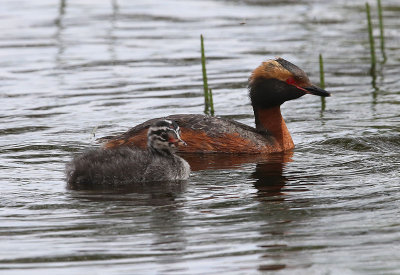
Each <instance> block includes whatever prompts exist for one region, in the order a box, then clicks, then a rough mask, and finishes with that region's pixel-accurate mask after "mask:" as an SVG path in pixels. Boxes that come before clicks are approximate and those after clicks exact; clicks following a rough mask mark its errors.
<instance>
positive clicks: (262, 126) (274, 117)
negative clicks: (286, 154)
mask: <svg viewBox="0 0 400 275" xmlns="http://www.w3.org/2000/svg"><path fill="white" fill-rule="evenodd" d="M253 109H254V116H255V120H256V121H255V122H256V129H257V130H259V131H268V132H269V133H271V134H272V136H273V137H274V138H275V139H276V141H277V143H278V145H279V146H280V147H281V149H282V150H283V151H286V150H290V149H293V148H294V143H293V140H292V137H291V136H290V133H289V130H288V128H287V126H286V123H285V120H284V119H283V117H282V114H281V108H280V106H275V107H271V108H268V109H260V108H257V107H253Z"/></svg>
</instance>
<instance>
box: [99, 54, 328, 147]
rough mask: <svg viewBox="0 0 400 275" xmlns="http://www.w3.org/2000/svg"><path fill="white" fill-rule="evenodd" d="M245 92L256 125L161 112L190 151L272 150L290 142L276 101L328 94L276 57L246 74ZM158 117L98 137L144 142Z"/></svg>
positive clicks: (133, 143)
mask: <svg viewBox="0 0 400 275" xmlns="http://www.w3.org/2000/svg"><path fill="white" fill-rule="evenodd" d="M248 87H249V95H250V99H251V105H252V106H253V110H254V116H255V124H256V128H253V127H250V126H247V125H245V124H242V123H239V122H236V121H233V120H228V119H223V118H217V117H211V116H207V115H195V114H179V115H171V116H168V117H165V119H170V120H174V121H176V122H177V123H178V124H179V126H180V127H181V128H182V131H183V134H182V138H183V139H184V140H187V144H188V146H187V147H181V148H180V149H179V152H190V153H251V154H254V153H273V152H282V151H286V150H290V149H293V148H294V143H293V140H292V137H291V136H290V133H289V131H288V129H287V127H286V123H285V121H284V119H283V117H282V114H281V110H280V105H281V104H282V103H284V102H285V101H288V100H292V99H296V98H299V97H301V96H303V95H305V94H312V95H318V96H322V97H326V96H330V94H329V93H328V92H327V91H325V90H323V89H321V88H318V87H316V86H314V85H312V84H311V82H310V80H309V79H308V77H307V75H306V73H305V72H304V71H302V70H301V69H300V68H298V67H297V66H295V65H294V64H292V63H290V62H288V61H286V60H284V59H282V58H277V59H273V60H267V61H266V62H263V63H262V64H261V65H260V66H259V67H257V68H256V69H255V70H254V71H253V73H252V74H251V76H250V78H249V85H248ZM159 119H160V118H156V119H151V120H148V121H146V122H144V123H142V124H139V125H137V126H135V127H133V128H132V129H130V130H129V131H127V132H125V133H124V134H121V135H119V136H115V137H111V138H103V141H104V140H106V141H107V142H106V143H105V144H104V145H103V146H104V148H106V149H109V148H118V147H120V146H121V145H127V146H132V147H134V146H137V147H141V148H144V147H146V131H147V128H148V127H149V126H150V125H151V124H152V123H154V121H156V120H159Z"/></svg>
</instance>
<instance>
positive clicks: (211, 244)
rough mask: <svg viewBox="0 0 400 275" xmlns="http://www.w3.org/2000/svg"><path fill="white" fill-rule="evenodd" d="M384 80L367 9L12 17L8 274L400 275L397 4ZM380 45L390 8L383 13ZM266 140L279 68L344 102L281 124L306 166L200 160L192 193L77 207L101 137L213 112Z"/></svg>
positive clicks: (140, 194) (66, 8) (90, 200)
mask: <svg viewBox="0 0 400 275" xmlns="http://www.w3.org/2000/svg"><path fill="white" fill-rule="evenodd" d="M382 2H383V5H384V10H383V13H384V23H385V36H386V41H385V42H386V44H385V49H384V51H385V54H386V56H387V60H384V59H383V57H382V54H381V51H380V49H379V41H378V40H376V41H375V42H376V45H377V57H378V60H379V62H378V65H377V70H376V75H375V76H374V77H372V76H371V75H370V64H369V62H370V61H369V45H368V36H367V30H366V16H365V13H364V9H365V7H364V1H361V0H360V1H335V2H334V3H333V1H312V0H303V1H276V2H275V1H252V0H249V1H172V0H167V1H117V0H114V1H90V0H86V1H58V2H57V1H53V0H48V1H45V0H41V1H26V0H25V1H23V0H21V1H16V0H5V1H2V8H1V9H0V22H1V24H0V25H1V26H0V34H1V35H0V68H1V69H0V80H1V81H0V100H1V101H0V102H1V110H0V118H1V120H0V167H1V173H0V184H1V187H0V192H1V200H0V241H1V247H2V249H1V250H0V273H5V274H27V273H29V274H43V273H45V274H84V273H87V274H132V273H135V274H144V273H155V274H189V273H190V274H215V273H221V272H223V273H240V274H254V273H258V272H267V271H271V272H279V273H283V274H293V273H295V274H349V273H350V274H352V273H356V274H359V273H368V274H395V273H400V252H399V251H400V249H399V248H400V244H399V240H400V222H399V217H400V210H399V206H400V203H399V199H400V188H399V183H400V180H399V178H400V177H399V168H400V167H399V166H400V153H399V152H400V136H399V132H400V117H399V114H400V108H399V106H400V89H399V87H400V80H399V77H398V74H399V63H400V47H399V41H400V33H399V29H400V21H399V20H398V18H399V12H400V4H399V3H398V1H396V0H392V1H386V0H384V1H382ZM371 5H372V12H373V22H374V24H375V30H376V32H375V35H376V36H378V35H379V32H378V25H377V20H376V18H377V12H376V7H375V2H371ZM201 33H202V34H203V35H204V36H205V46H206V55H207V57H208V63H207V66H208V67H207V69H208V75H209V85H210V86H211V88H213V91H214V102H215V109H216V113H217V115H219V116H223V117H229V118H234V119H236V120H239V121H241V122H243V123H246V124H248V125H254V117H253V114H252V109H251V107H250V105H249V100H248V97H247V91H246V81H247V78H248V76H249V74H250V72H251V70H252V69H254V68H255V67H256V66H258V64H259V63H260V62H261V61H263V60H265V59H267V58H273V57H275V56H282V57H284V58H286V59H288V60H290V61H291V62H293V63H295V64H297V65H299V66H300V67H302V68H304V70H305V71H307V72H308V73H309V75H310V78H311V79H312V81H314V82H315V83H316V84H318V82H319V79H318V72H319V67H318V54H319V53H322V54H323V56H324V60H325V70H326V75H325V79H326V85H327V90H329V91H331V92H332V93H333V97H331V98H328V99H327V101H326V108H325V110H323V109H321V102H320V99H319V98H317V97H311V96H306V97H303V98H301V99H299V100H296V101H292V102H288V103H285V104H284V105H283V107H282V111H283V114H284V117H285V119H286V121H287V124H288V128H289V129H290V131H291V133H292V136H293V139H294V141H295V143H296V146H297V147H296V149H295V150H294V152H293V153H291V152H289V153H286V154H277V155H272V156H268V157H263V158H260V157H257V158H255V157H254V158H246V157H244V156H242V157H240V158H239V157H237V156H236V157H235V156H229V157H228V156H223V157H221V156H187V158H188V159H190V161H191V163H192V166H193V168H194V170H195V171H193V173H192V175H191V178H190V180H189V181H188V182H186V183H182V184H179V185H176V184H175V185H171V184H169V185H168V184H160V185H145V186H136V187H133V188H132V189H131V190H119V191H114V192H111V191H103V192H99V191H97V192H95V191H91V192H90V191H85V192H84V191H70V190H66V188H65V182H64V174H63V171H64V166H65V163H66V162H67V161H68V160H69V159H70V157H71V154H72V152H77V151H80V150H83V149H84V148H87V147H89V146H95V142H94V140H95V138H96V137H100V136H105V135H110V134H114V133H118V132H123V131H125V130H127V129H128V128H130V127H132V126H134V125H136V124H138V123H141V122H143V121H144V120H147V119H150V118H153V117H155V116H163V115H168V114H174V113H201V112H202V111H203V98H202V82H201V67H200V60H199V56H200V53H199V44H200V41H199V36H200V34H201Z"/></svg>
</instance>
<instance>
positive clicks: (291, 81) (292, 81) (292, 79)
mask: <svg viewBox="0 0 400 275" xmlns="http://www.w3.org/2000/svg"><path fill="white" fill-rule="evenodd" d="M286 83H287V84H289V85H293V84H295V83H296V81H295V80H294V78H293V77H290V78H288V79H286Z"/></svg>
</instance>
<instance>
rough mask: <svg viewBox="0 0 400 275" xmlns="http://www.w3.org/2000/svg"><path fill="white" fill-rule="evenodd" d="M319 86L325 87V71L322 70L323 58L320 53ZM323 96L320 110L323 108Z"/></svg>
mask: <svg viewBox="0 0 400 275" xmlns="http://www.w3.org/2000/svg"><path fill="white" fill-rule="evenodd" d="M319 86H320V87H321V88H322V89H325V72H324V59H323V58H322V54H319ZM325 104H326V103H325V97H321V110H322V111H324V110H325Z"/></svg>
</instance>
